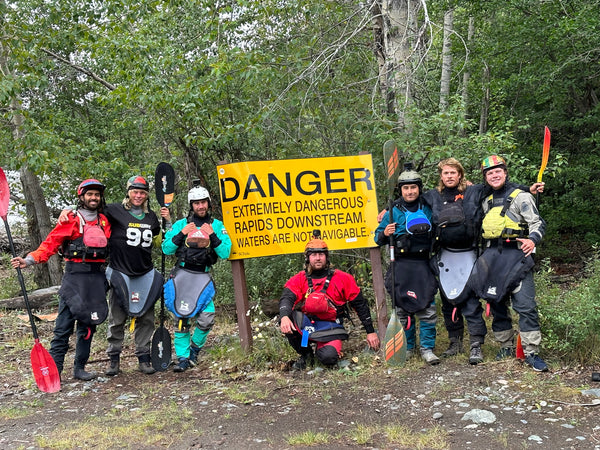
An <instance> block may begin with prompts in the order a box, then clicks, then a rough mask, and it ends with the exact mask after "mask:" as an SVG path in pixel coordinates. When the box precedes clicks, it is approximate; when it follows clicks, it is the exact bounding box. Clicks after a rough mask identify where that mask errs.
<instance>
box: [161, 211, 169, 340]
mask: <svg viewBox="0 0 600 450" xmlns="http://www.w3.org/2000/svg"><path fill="white" fill-rule="evenodd" d="M166 224H167V222H166V220H165V218H164V217H163V218H162V237H163V240H164V239H165V231H164V230H165V227H166ZM165 259H166V257H165V252H163V251H162V249H161V252H160V273H161V275H162V276H163V279H164V277H165ZM164 324H165V291H164V290H162V289H161V291H160V326H161V328H162V327H163V326H164Z"/></svg>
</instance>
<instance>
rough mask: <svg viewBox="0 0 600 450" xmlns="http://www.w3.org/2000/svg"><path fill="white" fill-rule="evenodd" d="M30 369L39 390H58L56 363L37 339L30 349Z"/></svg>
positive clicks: (58, 380)
mask: <svg viewBox="0 0 600 450" xmlns="http://www.w3.org/2000/svg"><path fill="white" fill-rule="evenodd" d="M31 369H32V370H33V377H34V378H35V383H36V384H37V386H38V388H39V389H40V391H42V392H58V391H60V374H59V373H58V369H57V368H56V363H55V362H54V360H53V359H52V356H50V353H48V351H47V350H46V349H45V348H44V347H43V346H42V344H40V341H38V340H37V339H36V340H35V344H33V348H32V349H31Z"/></svg>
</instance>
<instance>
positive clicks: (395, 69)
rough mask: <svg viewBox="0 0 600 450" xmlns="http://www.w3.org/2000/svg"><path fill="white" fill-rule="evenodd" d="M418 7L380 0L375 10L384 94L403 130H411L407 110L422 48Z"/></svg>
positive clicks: (381, 81)
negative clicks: (418, 24) (418, 23)
mask: <svg viewBox="0 0 600 450" xmlns="http://www.w3.org/2000/svg"><path fill="white" fill-rule="evenodd" d="M419 5H420V3H419V2H412V1H406V0H380V1H377V2H376V4H375V5H374V8H373V15H374V16H373V19H374V23H375V24H376V25H375V27H374V28H375V30H374V31H375V39H376V45H375V47H376V48H375V52H376V56H377V60H378V65H379V80H380V84H381V87H382V95H383V98H384V101H385V103H386V107H387V110H388V112H389V111H393V112H394V114H395V116H396V120H397V122H398V127H399V128H400V129H401V130H407V129H409V128H410V124H409V123H408V118H407V116H406V110H407V109H408V108H409V107H410V106H411V105H412V104H413V102H414V98H413V96H414V92H413V77H414V71H415V69H416V68H417V66H418V60H419V52H418V50H419V49H420V47H421V39H420V34H419V30H418V27H417V13H418V12H419ZM415 61H416V62H415Z"/></svg>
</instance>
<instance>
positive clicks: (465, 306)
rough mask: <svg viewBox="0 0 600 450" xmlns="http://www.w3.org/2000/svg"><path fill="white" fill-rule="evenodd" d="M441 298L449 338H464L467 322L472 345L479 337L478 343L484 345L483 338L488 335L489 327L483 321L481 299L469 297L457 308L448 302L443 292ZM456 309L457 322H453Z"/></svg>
mask: <svg viewBox="0 0 600 450" xmlns="http://www.w3.org/2000/svg"><path fill="white" fill-rule="evenodd" d="M440 297H441V298H442V314H443V316H444V325H445V326H446V330H448V337H450V338H456V337H462V336H463V333H464V330H465V320H466V321H467V328H468V330H469V334H470V335H471V341H472V342H471V343H473V337H475V336H477V338H476V341H477V342H479V343H483V337H484V336H485V335H486V334H487V327H486V325H485V321H484V319H483V308H482V306H481V302H480V301H479V299H478V298H476V297H469V298H468V299H467V300H465V301H464V302H462V303H459V304H458V305H456V306H455V305H453V304H452V303H450V302H449V301H448V299H447V298H446V296H445V295H444V294H443V293H442V291H440ZM454 308H456V312H455V313H454V317H455V320H456V322H453V321H452V312H453V311H454ZM463 316H464V319H463ZM479 337H481V339H479Z"/></svg>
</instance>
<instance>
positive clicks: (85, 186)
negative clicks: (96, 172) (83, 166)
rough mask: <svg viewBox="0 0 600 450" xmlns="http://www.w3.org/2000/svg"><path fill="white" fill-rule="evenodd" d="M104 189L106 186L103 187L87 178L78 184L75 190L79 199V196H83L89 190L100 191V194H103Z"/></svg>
mask: <svg viewBox="0 0 600 450" xmlns="http://www.w3.org/2000/svg"><path fill="white" fill-rule="evenodd" d="M105 187H106V186H104V185H103V184H102V183H100V182H99V181H98V180H95V179H94V178H88V179H87V180H83V181H82V182H81V183H80V184H79V187H78V188H77V196H78V197H79V196H80V195H83V194H85V193H86V192H87V191H89V190H90V189H94V190H96V191H100V194H104V189H105Z"/></svg>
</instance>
